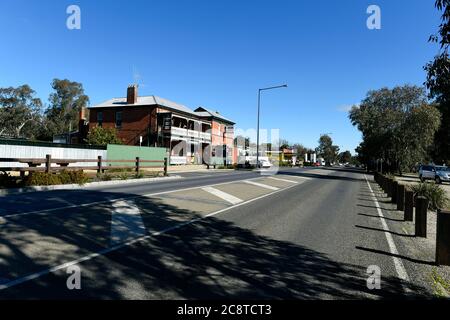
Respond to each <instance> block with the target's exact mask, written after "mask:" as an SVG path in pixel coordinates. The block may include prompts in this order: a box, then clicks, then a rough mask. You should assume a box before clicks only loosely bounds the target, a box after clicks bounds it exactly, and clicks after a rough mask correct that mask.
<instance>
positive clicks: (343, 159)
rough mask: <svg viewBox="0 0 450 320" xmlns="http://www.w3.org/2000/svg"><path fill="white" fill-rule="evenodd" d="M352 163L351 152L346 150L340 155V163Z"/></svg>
mask: <svg viewBox="0 0 450 320" xmlns="http://www.w3.org/2000/svg"><path fill="white" fill-rule="evenodd" d="M351 161H352V154H351V152H350V151H348V150H346V151H344V152H341V153H339V162H340V163H350V162H351Z"/></svg>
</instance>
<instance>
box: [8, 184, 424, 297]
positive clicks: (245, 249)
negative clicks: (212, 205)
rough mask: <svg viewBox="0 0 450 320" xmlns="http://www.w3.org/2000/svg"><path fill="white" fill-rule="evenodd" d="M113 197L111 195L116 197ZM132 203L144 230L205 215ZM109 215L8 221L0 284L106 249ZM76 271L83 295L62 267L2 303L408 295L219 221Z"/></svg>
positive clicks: (66, 213)
mask: <svg viewBox="0 0 450 320" xmlns="http://www.w3.org/2000/svg"><path fill="white" fill-rule="evenodd" d="M321 178H326V179H330V176H326V177H321ZM335 178H336V179H342V177H335ZM331 179H334V178H331ZM83 192H86V193H89V196H90V197H92V196H95V191H79V190H78V191H77V194H78V195H79V196H83ZM66 193H70V191H69V192H66ZM57 195H58V196H55V197H54V200H49V201H57V202H60V201H63V200H64V198H59V197H63V194H61V193H57ZM120 195H121V196H123V194H122V193H121V194H120ZM104 196H105V193H102V197H104ZM106 196H108V195H106ZM109 196H111V197H113V198H115V197H117V194H113V193H112V194H109ZM130 196H131V195H130ZM134 205H135V206H136V207H138V208H139V209H140V211H141V217H142V220H143V223H144V225H145V227H146V229H147V234H151V233H152V232H155V231H160V230H164V229H167V228H171V227H174V226H176V225H178V224H180V223H183V222H186V221H189V220H191V219H198V218H201V216H200V215H199V214H197V213H196V212H193V211H190V210H181V209H178V208H176V207H174V206H171V205H168V204H167V203H165V202H163V201H162V200H161V199H159V198H146V197H138V198H135V200H134ZM112 210H113V208H112V207H111V204H108V203H103V204H98V205H93V206H90V207H84V208H73V209H70V210H68V209H66V210H63V211H55V212H51V213H49V214H45V215H34V216H26V217H20V218H19V217H18V218H13V219H11V220H8V221H7V222H6V224H4V225H3V226H2V229H1V230H0V248H1V249H0V283H1V282H3V283H6V282H8V281H11V280H13V279H15V278H18V277H23V276H24V275H26V274H30V273H33V272H38V271H42V270H45V269H47V268H49V267H52V266H54V265H57V264H61V263H65V262H68V261H71V260H73V259H76V258H80V257H82V256H85V255H87V254H91V253H93V252H97V251H100V250H102V249H105V248H108V246H109V240H110V238H109V237H110V228H111V212H112ZM358 249H362V248H358ZM375 252H376V253H380V252H378V251H375ZM79 266H80V267H81V270H82V289H81V290H72V291H71V290H68V289H67V288H66V279H67V276H68V275H67V274H66V270H65V269H62V270H60V271H57V272H54V273H50V274H48V275H44V276H42V277H39V278H38V279H35V280H32V281H29V282H25V283H23V284H19V285H17V286H14V287H11V288H9V289H5V290H1V291H0V298H2V299H7V298H14V299H16V298H18V299H86V298H87V299H123V298H133V299H174V298H178V299H180V298H181V299H218V298H222V299H223V298H225V299H227V298H233V299H236V298H245V299H257V298H262V299H332V298H335V299H360V298H366V297H372V298H405V297H406V296H405V293H404V292H403V289H402V284H401V282H400V280H398V279H397V278H393V277H392V278H384V282H383V283H384V285H383V288H382V290H373V291H371V290H368V289H367V287H366V279H367V277H368V275H367V274H366V270H365V269H364V268H362V267H360V266H355V265H351V264H346V263H338V262H335V261H332V260H330V259H329V258H328V257H327V256H326V255H324V254H322V253H320V252H317V251H314V250H311V249H309V248H307V247H304V246H301V245H296V244H293V243H290V242H285V241H279V240H274V239H271V238H268V237H265V236H262V235H259V234H257V233H255V232H253V231H251V230H247V229H244V228H241V227H239V226H237V225H236V224H233V223H231V222H227V221H224V220H222V219H220V216H215V217H210V218H207V219H203V220H201V221H197V222H195V223H191V224H189V225H185V226H184V227H182V228H178V229H174V230H172V231H170V232H167V233H163V234H161V235H158V236H152V237H149V238H147V239H146V240H144V241H141V242H137V243H135V244H134V245H132V246H128V247H124V248H121V249H119V250H116V251H113V252H110V253H108V254H106V255H104V256H99V257H95V258H94V259H92V260H89V261H85V262H83V263H80V264H79ZM417 289H419V288H417ZM413 291H414V290H413ZM417 292H419V291H417Z"/></svg>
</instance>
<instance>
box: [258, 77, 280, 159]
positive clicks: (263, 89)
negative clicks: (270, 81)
mask: <svg viewBox="0 0 450 320" xmlns="http://www.w3.org/2000/svg"><path fill="white" fill-rule="evenodd" d="M278 88H287V84H283V85H281V86H274V87H268V88H262V89H259V90H258V122H257V125H256V127H257V128H256V167H258V165H259V114H260V111H259V109H260V105H261V91H265V90H272V89H278Z"/></svg>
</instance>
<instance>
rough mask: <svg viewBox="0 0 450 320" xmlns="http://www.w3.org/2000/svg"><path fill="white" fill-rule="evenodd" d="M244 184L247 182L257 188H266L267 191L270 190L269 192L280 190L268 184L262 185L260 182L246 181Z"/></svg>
mask: <svg viewBox="0 0 450 320" xmlns="http://www.w3.org/2000/svg"><path fill="white" fill-rule="evenodd" d="M242 182H245V183H248V184H252V185H254V186H257V187H261V188H266V189H269V190H278V189H279V188H277V187H272V186H269V185H267V184H262V183H258V182H255V181H251V180H244V181H242Z"/></svg>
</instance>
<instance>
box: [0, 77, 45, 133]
mask: <svg viewBox="0 0 450 320" xmlns="http://www.w3.org/2000/svg"><path fill="white" fill-rule="evenodd" d="M41 111H42V102H41V100H40V99H39V98H36V97H35V92H34V90H33V89H31V88H30V87H29V86H28V85H22V86H20V87H17V88H13V87H9V88H0V136H7V137H13V138H28V139H34V138H36V136H37V135H38V134H39V130H40V128H41V125H40V124H41Z"/></svg>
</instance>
